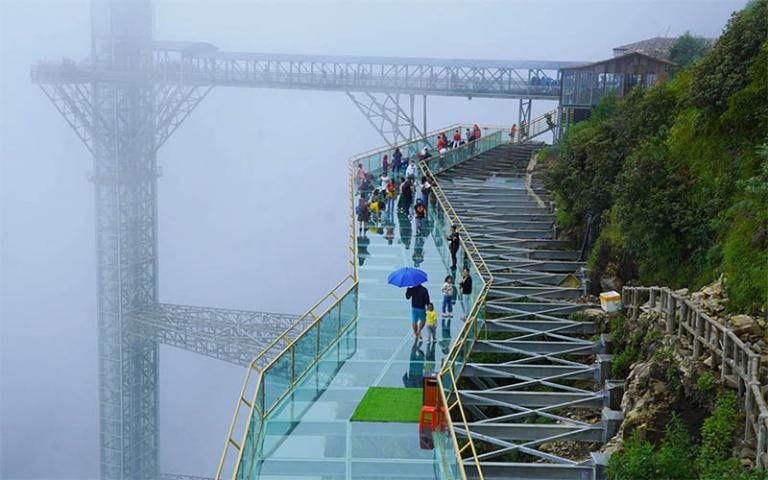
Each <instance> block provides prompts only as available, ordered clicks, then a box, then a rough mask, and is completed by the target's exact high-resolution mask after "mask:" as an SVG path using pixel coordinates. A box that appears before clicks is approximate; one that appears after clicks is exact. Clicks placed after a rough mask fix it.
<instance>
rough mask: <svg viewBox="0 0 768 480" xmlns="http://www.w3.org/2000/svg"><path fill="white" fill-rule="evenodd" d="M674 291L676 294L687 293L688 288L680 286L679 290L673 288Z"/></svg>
mask: <svg viewBox="0 0 768 480" xmlns="http://www.w3.org/2000/svg"><path fill="white" fill-rule="evenodd" d="M675 293H676V294H678V295H686V296H687V295H688V289H687V288H681V289H680V290H675Z"/></svg>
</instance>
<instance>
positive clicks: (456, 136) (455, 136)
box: [453, 128, 461, 148]
mask: <svg viewBox="0 0 768 480" xmlns="http://www.w3.org/2000/svg"><path fill="white" fill-rule="evenodd" d="M459 145H461V132H460V131H459V129H458V128H457V129H456V130H454V132H453V148H456V147H458V146H459Z"/></svg>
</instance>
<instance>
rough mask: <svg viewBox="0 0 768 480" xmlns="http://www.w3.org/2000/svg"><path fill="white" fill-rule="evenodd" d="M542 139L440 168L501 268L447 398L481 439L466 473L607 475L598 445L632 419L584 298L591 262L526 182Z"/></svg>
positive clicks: (479, 241) (471, 434) (491, 264)
mask: <svg viewBox="0 0 768 480" xmlns="http://www.w3.org/2000/svg"><path fill="white" fill-rule="evenodd" d="M532 133H535V132H532ZM540 133H543V132H540ZM540 133H537V134H540ZM538 148H540V146H539V145H533V144H518V145H502V146H498V147H496V148H493V149H491V150H489V151H487V152H485V153H482V154H480V155H477V156H476V157H474V158H472V159H471V160H468V161H465V162H463V163H461V164H459V165H457V166H455V167H453V168H450V169H447V170H445V171H443V172H442V173H441V174H439V175H437V176H436V177H435V179H436V180H437V183H438V185H439V188H440V189H441V190H442V192H443V193H444V194H445V197H446V198H447V201H448V202H450V205H451V207H452V210H454V211H455V212H456V214H457V216H458V218H460V219H461V222H462V223H463V227H464V228H465V229H466V234H467V235H468V236H469V237H471V241H472V242H473V243H474V244H475V245H476V246H477V249H478V251H479V253H480V255H481V256H482V259H483V260H484V262H485V264H487V266H488V268H489V269H490V272H491V274H492V283H491V285H490V288H489V290H488V295H487V299H486V303H485V315H486V320H485V324H484V327H485V328H484V332H483V333H482V334H479V335H478V339H477V341H476V342H475V343H474V347H473V349H472V351H471V353H470V354H469V356H468V358H467V359H465V364H464V366H463V369H462V370H461V376H460V377H459V382H458V387H457V391H455V392H452V394H451V395H450V396H449V398H448V399H447V400H448V403H449V404H453V402H455V401H456V400H458V401H459V403H460V404H461V407H462V408H461V409H459V411H462V415H463V416H464V417H465V418H464V419H458V418H455V419H454V420H453V422H452V425H455V427H454V429H455V434H456V436H457V437H458V438H459V443H458V444H459V445H461V444H462V443H463V442H467V443H468V444H469V445H470V446H471V447H472V448H466V447H465V448H460V449H459V450H460V451H461V453H460V456H461V458H462V461H461V464H462V465H461V468H460V472H461V473H460V475H457V478H479V479H490V478H498V479H502V478H504V479H510V478H513V479H542V478H547V479H550V478H551V479H579V480H588V479H599V478H602V477H603V465H602V464H603V463H604V462H603V460H602V456H601V455H599V454H594V453H592V452H594V451H596V450H598V449H599V446H600V444H602V443H604V442H605V441H607V440H608V439H609V438H611V437H612V436H613V434H614V433H615V431H616V428H617V427H618V425H619V423H620V419H621V415H620V413H619V412H617V411H615V410H612V409H611V406H612V405H611V403H612V402H611V400H616V399H615V398H612V396H611V386H610V382H607V380H608V376H609V373H610V366H611V357H610V355H607V354H606V351H607V348H606V347H607V342H606V341H605V339H604V337H601V336H599V335H597V333H596V332H597V331H598V328H597V326H596V325H595V323H594V322H592V321H589V320H586V319H585V318H584V317H583V314H582V313H581V312H583V310H584V309H586V308H587V307H589V306H590V305H585V304H579V303H575V302H574V300H575V299H576V298H578V297H580V296H581V294H582V285H583V278H581V277H582V274H581V271H582V266H583V263H582V262H578V261H576V258H577V257H578V252H576V251H575V250H573V249H572V248H571V246H570V245H568V244H567V243H565V242H563V241H560V240H556V239H555V238H554V231H553V227H554V215H553V214H552V213H550V211H549V210H548V209H547V208H546V207H542V206H541V205H540V203H539V202H537V201H536V200H535V199H534V198H532V196H531V195H530V192H531V191H530V190H529V189H527V188H526V185H527V183H526V181H525V179H524V176H525V174H526V167H527V165H528V161H529V159H530V157H531V154H532V153H533V152H534V151H536V150H537V149H538ZM528 183H530V182H528ZM574 282H575V283H574Z"/></svg>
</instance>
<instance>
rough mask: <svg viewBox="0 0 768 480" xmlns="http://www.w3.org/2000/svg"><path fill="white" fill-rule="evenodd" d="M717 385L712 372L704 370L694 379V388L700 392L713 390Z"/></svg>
mask: <svg viewBox="0 0 768 480" xmlns="http://www.w3.org/2000/svg"><path fill="white" fill-rule="evenodd" d="M716 387H717V379H716V378H715V376H714V375H713V374H712V372H709V371H707V372H704V373H702V374H701V376H699V378H698V379H696V390H698V391H700V392H701V393H711V392H714V391H715V388H716Z"/></svg>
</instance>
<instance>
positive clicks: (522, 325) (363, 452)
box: [216, 126, 620, 480]
mask: <svg viewBox="0 0 768 480" xmlns="http://www.w3.org/2000/svg"><path fill="white" fill-rule="evenodd" d="M462 127H463V126H458V127H457V126H452V127H449V128H447V129H446V130H447V131H449V132H450V131H452V130H453V129H454V128H462ZM462 129H463V128H462ZM488 130H489V129H486V132H485V134H484V135H483V137H482V138H481V139H480V140H478V141H475V142H472V143H471V144H469V145H466V146H464V147H460V148H457V149H454V150H451V151H449V152H448V153H446V154H444V155H440V156H438V157H433V158H431V159H429V160H428V161H424V162H421V165H420V167H421V169H422V171H423V172H424V173H425V174H426V175H427V176H428V177H429V178H431V179H432V184H433V193H434V194H435V196H434V198H432V199H431V200H430V201H431V202H432V203H431V204H430V209H429V218H428V219H427V221H426V222H425V223H424V225H423V227H422V229H421V231H415V227H414V225H413V224H412V221H411V219H409V218H408V217H407V216H406V215H405V214H401V213H395V212H383V213H382V214H381V219H380V220H377V221H375V222H371V223H369V225H368V227H367V228H366V230H365V231H357V230H355V225H356V222H355V218H354V217H351V218H350V223H351V229H352V231H351V233H350V243H351V252H350V253H351V258H350V266H351V267H352V268H351V270H352V273H350V275H349V276H348V277H347V278H345V279H344V280H343V281H342V282H341V283H340V284H339V285H337V286H336V287H335V288H334V290H333V291H332V292H331V293H329V294H328V295H327V296H326V297H325V298H323V299H322V300H321V301H320V302H318V304H316V305H315V306H314V307H312V309H310V311H309V312H307V313H306V314H305V315H303V316H302V317H301V318H299V320H297V322H296V323H295V324H294V325H293V326H292V327H291V328H290V329H289V330H288V331H286V332H285V333H284V334H283V335H281V336H280V337H279V338H277V339H276V340H275V342H274V343H273V345H272V346H271V347H269V348H267V349H266V350H265V351H264V352H262V353H261V354H260V355H259V356H258V357H257V358H256V359H254V361H253V362H252V364H251V367H250V368H249V370H248V374H247V376H246V381H245V384H244V386H243V390H242V392H241V395H240V398H239V400H238V404H237V408H236V412H235V416H234V419H233V422H232V425H231V428H230V432H229V435H228V440H227V444H226V448H225V450H224V452H223V454H222V459H221V462H220V464H219V468H218V471H217V475H216V478H217V479H218V478H232V479H233V480H239V479H256V478H259V479H264V480H270V479H283V478H292V479H304V480H310V479H318V480H319V479H323V480H332V479H344V480H348V479H408V478H413V479H434V478H440V479H442V478H446V479H459V478H461V479H470V478H471V479H474V478H479V479H481V480H482V479H484V478H486V479H489V480H490V479H502V478H504V479H507V478H513V477H514V478H520V479H540V478H553V479H569V480H571V479H572V480H577V479H578V480H599V479H601V478H603V472H602V470H601V468H602V467H601V465H602V463H603V460H602V459H600V458H598V457H595V456H594V455H593V454H592V453H591V452H594V449H593V447H594V446H595V445H597V444H599V443H600V442H605V441H606V440H607V439H608V438H610V436H611V435H612V432H614V431H615V428H616V426H617V422H618V421H620V418H619V416H618V413H617V412H615V411H613V410H611V408H610V406H611V405H612V404H613V403H614V402H613V401H612V400H613V399H615V398H616V397H615V395H611V388H612V387H611V386H610V381H609V380H608V378H607V373H606V372H608V371H609V370H610V362H611V359H610V355H607V354H606V345H607V343H606V342H605V340H604V339H603V338H602V337H600V336H599V335H596V331H597V330H596V325H595V324H594V323H593V322H591V321H588V320H587V321H585V320H584V319H582V318H579V317H578V314H577V312H580V311H581V310H583V309H585V308H587V307H588V306H589V305H587V304H577V303H571V300H572V299H574V298H577V297H578V296H579V295H580V294H581V287H580V284H581V283H582V280H581V279H580V278H576V277H581V274H580V273H579V272H580V270H581V266H582V265H583V263H581V262H578V261H574V260H575V259H576V252H572V251H570V250H569V249H568V246H567V245H566V244H565V243H564V242H560V241H558V240H553V237H552V230H551V227H552V222H553V220H554V218H553V215H552V213H551V211H548V208H547V207H546V205H545V204H546V202H545V201H543V200H542V198H541V196H544V197H545V193H544V192H542V191H541V190H540V189H539V188H538V187H537V186H536V185H531V184H530V183H529V182H530V180H531V178H530V176H528V177H526V180H525V181H523V180H522V178H523V177H525V172H526V164H527V163H528V161H527V160H528V159H529V158H530V157H531V154H532V153H533V151H535V148H536V147H533V149H531V147H530V146H515V145H509V146H502V144H504V143H506V140H507V139H506V132H504V131H502V130H499V129H495V130H491V131H488ZM428 138H430V137H428ZM421 147H423V142H422V141H416V142H412V143H410V144H406V145H404V146H403V147H402V148H403V150H404V157H410V156H413V155H414V154H415V152H416V150H419V149H421ZM387 150H388V149H381V150H377V151H373V152H369V153H366V154H362V155H360V156H358V157H356V158H353V159H352V163H351V165H350V209H351V211H354V205H356V203H357V197H358V192H356V191H355V189H354V171H355V168H356V166H357V164H358V163H360V164H363V166H364V169H365V171H367V172H370V173H372V174H373V175H374V178H377V177H378V173H379V169H378V167H379V161H380V158H381V156H382V155H383V153H386V151H387ZM486 152H487V153H486ZM469 158H472V159H473V160H472V161H471V162H466V163H463V162H464V161H465V160H468V159H469ZM452 167H457V168H452ZM446 172H449V173H447V174H446ZM438 180H439V181H438ZM443 184H444V187H441V185H443ZM537 192H538V193H537ZM539 194H541V196H540V195H539ZM449 197H450V200H449ZM545 200H546V198H545ZM452 201H453V202H456V205H455V208H456V209H455V210H454V206H453V205H452V204H451V202H452ZM452 224H454V225H457V227H458V230H459V233H460V235H461V237H460V238H461V248H460V250H459V252H458V265H459V270H460V269H461V267H466V268H468V269H469V271H470V275H471V276H472V280H473V287H474V288H473V291H472V294H471V295H470V298H469V300H470V301H469V302H468V304H469V307H468V308H469V311H468V312H462V311H461V307H460V306H459V304H460V303H461V302H457V305H456V306H455V307H454V317H453V319H452V320H450V321H449V320H442V319H438V328H437V341H436V342H434V343H428V342H426V341H425V340H420V341H416V340H415V339H414V335H413V333H412V331H411V324H410V302H409V301H408V300H406V299H405V297H404V289H399V288H395V287H393V286H390V285H388V284H387V276H388V274H389V273H390V272H392V271H394V270H396V269H397V268H400V267H403V266H413V267H417V268H420V269H422V270H424V271H426V272H427V273H428V275H429V281H428V282H427V283H426V284H425V286H426V287H427V288H428V289H429V291H430V296H431V299H432V303H433V304H435V307H436V308H435V309H436V310H439V304H440V300H441V297H442V294H441V292H440V287H441V285H442V283H443V280H444V278H445V276H446V275H447V274H453V275H454V279H456V277H455V275H456V273H455V272H452V271H451V270H450V269H449V268H448V267H449V265H450V259H449V253H448V249H447V242H446V240H445V238H446V236H447V235H448V233H449V229H450V226H451V225H452ZM481 252H482V255H481ZM569 279H575V281H576V283H577V284H578V285H570V286H569V285H568V284H569V283H570V282H571V280H569ZM454 282H455V283H458V282H457V281H456V280H454ZM464 314H466V320H462V317H463V316H464ZM475 348H476V350H477V351H476V352H474V351H473V349H475ZM477 352H479V353H477ZM470 357H471V358H470ZM478 362H482V363H478ZM433 372H436V373H438V375H437V379H438V382H439V392H440V393H439V398H438V399H437V402H436V404H437V407H438V409H439V411H441V412H443V414H442V415H441V417H442V418H443V419H444V421H445V425H444V428H439V429H438V430H437V431H436V432H435V434H434V435H432V436H431V438H429V439H430V440H432V441H433V442H434V449H422V448H421V445H420V443H421V442H420V434H419V426H418V424H416V423H373V422H353V421H351V417H352V415H353V413H354V411H355V409H356V407H357V406H358V404H359V403H360V401H361V399H362V398H363V396H364V395H365V394H366V392H367V390H368V388H369V387H372V386H378V387H417V388H418V387H420V386H421V385H422V382H423V377H424V376H425V375H426V374H429V373H433ZM462 375H464V376H462ZM460 376H461V379H459V377H460ZM462 404H464V405H462ZM585 410H586V411H589V412H590V413H589V414H588V415H587V416H586V417H585V416H584V414H583V413H582V412H583V411H585ZM577 412H578V413H577ZM553 442H554V443H553ZM563 442H566V443H567V444H572V443H574V442H576V443H580V444H582V445H583V448H579V449H575V450H570V452H572V454H571V453H569V454H568V455H566V456H561V455H560V454H556V453H555V452H554V451H553V450H552V445H555V444H562V443H563ZM596 442H597V443H596ZM510 475H512V477H510Z"/></svg>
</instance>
